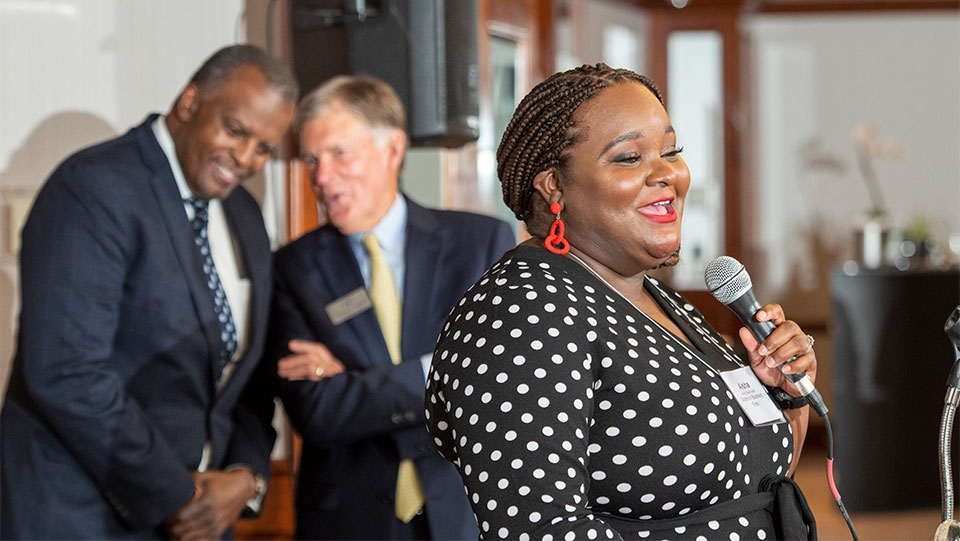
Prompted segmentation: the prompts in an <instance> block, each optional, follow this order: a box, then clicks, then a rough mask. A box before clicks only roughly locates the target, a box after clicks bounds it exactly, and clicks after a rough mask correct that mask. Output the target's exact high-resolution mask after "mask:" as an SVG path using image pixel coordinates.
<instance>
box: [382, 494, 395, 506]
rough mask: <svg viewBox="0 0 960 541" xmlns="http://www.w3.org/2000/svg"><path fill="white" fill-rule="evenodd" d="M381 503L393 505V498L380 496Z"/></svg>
mask: <svg viewBox="0 0 960 541" xmlns="http://www.w3.org/2000/svg"><path fill="white" fill-rule="evenodd" d="M380 503H382V504H385V505H391V504H393V496H386V495H384V496H380Z"/></svg>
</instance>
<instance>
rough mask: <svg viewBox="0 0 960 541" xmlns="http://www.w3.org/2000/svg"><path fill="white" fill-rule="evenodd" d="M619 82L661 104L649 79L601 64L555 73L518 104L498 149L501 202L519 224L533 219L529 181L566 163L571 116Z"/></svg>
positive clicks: (570, 141)
mask: <svg viewBox="0 0 960 541" xmlns="http://www.w3.org/2000/svg"><path fill="white" fill-rule="evenodd" d="M623 81H635V82H637V83H640V84H642V85H643V86H645V87H647V88H648V89H650V91H651V92H653V95H654V96H656V97H657V99H658V100H660V103H663V98H662V97H661V95H660V90H659V89H658V88H657V85H656V84H654V82H653V81H651V80H650V79H649V78H647V77H645V76H643V75H640V74H638V73H635V72H633V71H630V70H628V69H614V68H611V67H610V66H608V65H606V64H603V63H599V64H596V65H593V66H591V65H583V66H580V67H579V68H574V69H572V70H569V71H564V72H560V73H555V74H553V75H551V76H550V77H549V78H547V79H546V80H545V81H543V82H541V83H540V84H538V85H537V86H535V87H534V88H533V90H531V91H530V93H529V94H527V95H526V96H524V98H523V100H521V101H520V105H518V106H517V109H516V111H514V113H513V118H511V119H510V123H509V124H508V125H507V129H506V130H505V131H504V132H503V138H501V139H500V146H499V147H498V148H497V176H498V177H499V178H500V184H501V186H502V187H503V201H504V203H506V204H507V206H508V207H509V208H510V210H512V211H513V213H514V215H515V216H516V217H517V219H518V220H523V221H527V220H529V219H530V218H531V217H532V214H533V202H532V197H531V196H532V195H533V178H534V177H535V176H537V174H538V173H540V172H541V171H546V170H547V169H549V168H551V167H556V168H558V169H561V170H562V169H563V168H564V166H565V165H566V161H567V155H566V151H567V149H569V148H570V147H571V146H572V145H574V144H575V143H576V142H577V140H578V138H577V134H576V133H575V132H574V130H573V128H574V127H575V123H574V121H573V113H574V112H575V111H576V110H577V108H579V107H580V105H581V104H583V102H585V101H587V100H588V99H590V98H591V97H592V96H593V95H594V94H596V93H597V91H598V90H600V89H603V88H606V87H608V86H611V85H613V84H617V83H621V82H623ZM528 225H529V224H528Z"/></svg>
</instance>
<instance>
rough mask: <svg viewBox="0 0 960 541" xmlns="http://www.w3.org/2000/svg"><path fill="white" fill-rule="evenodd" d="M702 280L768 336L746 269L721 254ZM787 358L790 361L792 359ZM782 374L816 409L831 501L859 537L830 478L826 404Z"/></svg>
mask: <svg viewBox="0 0 960 541" xmlns="http://www.w3.org/2000/svg"><path fill="white" fill-rule="evenodd" d="M704 281H705V282H706V285H707V289H709V290H710V293H711V294H713V296H714V298H716V299H717V300H718V301H720V303H722V304H723V305H724V306H727V307H728V308H730V309H731V310H733V312H734V313H735V314H737V316H739V317H740V319H741V320H742V321H743V323H744V324H745V325H746V326H747V328H748V329H749V330H750V332H751V333H753V335H754V336H755V337H756V338H757V340H758V341H760V342H763V341H764V340H766V338H767V337H768V336H770V333H771V332H773V329H775V328H776V326H775V325H774V324H773V323H770V322H769V321H757V320H756V317H755V316H756V313H757V311H758V310H759V309H760V303H758V302H757V299H756V297H755V296H754V295H753V282H752V281H751V280H750V275H749V274H748V273H747V269H746V268H744V266H743V264H742V263H740V262H739V261H737V260H736V259H734V258H732V257H730V256H725V255H722V256H720V257H717V258H716V259H714V260H713V261H711V262H710V264H709V265H707V268H706V271H705V272H704ZM797 357H799V355H797V356H796V357H794V359H795V358H797ZM790 360H791V361H792V360H793V359H790ZM787 362H789V361H787ZM784 376H785V377H786V378H787V379H788V380H789V381H790V382H792V383H793V384H794V385H796V387H797V389H798V390H799V391H800V392H801V393H802V394H803V397H804V398H805V400H806V402H807V404H808V405H810V406H811V407H812V408H813V410H814V411H816V412H817V415H819V416H820V417H821V418H823V424H824V427H825V428H826V431H827V485H828V486H829V487H830V492H831V494H832V495H833V499H834V501H836V502H837V507H838V508H839V509H840V514H841V515H843V520H844V521H846V523H847V528H848V529H849V530H850V535H852V536H853V541H859V539H860V538H859V537H858V536H857V530H856V528H854V527H853V521H851V520H850V515H849V514H847V509H846V507H844V505H843V499H842V498H841V497H840V491H839V490H837V483H836V481H835V480H834V478H833V428H832V427H831V426H830V416H829V415H828V414H827V413H828V412H829V410H828V409H827V405H826V404H825V403H824V401H823V397H822V396H820V393H819V391H817V389H816V388H814V386H813V383H811V382H810V378H809V377H808V376H807V375H806V373H804V372H800V373H799V374H784Z"/></svg>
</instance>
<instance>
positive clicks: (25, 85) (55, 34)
mask: <svg viewBox="0 0 960 541" xmlns="http://www.w3.org/2000/svg"><path fill="white" fill-rule="evenodd" d="M247 3H249V2H247ZM244 10H245V2H244V0H202V1H198V0H163V1H154V0H0V70H2V72H3V77H0V126H2V129H0V233H2V235H0V247H2V248H0V389H3V388H5V386H6V379H7V375H8V372H9V363H10V360H11V357H12V354H13V349H14V337H15V329H16V317H17V314H18V313H19V284H18V269H17V259H16V257H15V256H14V255H13V254H11V253H10V251H11V247H10V246H9V237H10V233H11V231H10V229H11V227H12V224H11V223H10V222H11V221H10V220H9V215H10V211H11V208H12V207H15V206H17V205H18V204H29V202H30V200H32V198H33V197H34V195H35V194H36V191H37V190H38V189H39V187H40V185H41V184H42V183H43V181H44V179H45V178H46V176H47V175H48V174H49V173H50V172H51V171H52V170H53V168H54V167H55V166H56V164H57V163H59V162H60V161H61V160H63V158H65V157H66V156H68V155H69V154H70V153H72V152H73V151H75V150H78V149H79V148H81V147H83V146H86V145H88V144H91V143H94V142H97V141H102V140H104V139H108V138H110V137H113V136H115V135H118V134H120V133H123V132H125V131H126V130H127V129H128V128H130V127H131V126H133V125H135V124H138V123H140V122H141V121H142V120H143V119H144V118H145V117H146V115H147V113H149V112H154V111H156V112H166V111H167V110H168V109H169V107H170V104H171V103H172V102H173V99H174V97H175V96H176V94H177V92H178V91H179V90H180V88H181V87H182V86H183V85H184V84H185V83H186V81H187V79H188V78H189V77H190V75H191V74H192V73H193V71H194V70H195V69H196V68H197V67H199V65H200V63H201V62H202V61H203V59H204V58H206V57H207V56H209V55H210V53H212V52H213V51H214V50H216V49H218V48H220V47H221V46H223V45H227V44H230V43H234V42H237V41H243V40H244V37H245V33H246V31H245V27H244V24H243V17H244V15H245V14H244ZM13 233H14V234H15V235H16V236H19V234H18V232H17V231H13Z"/></svg>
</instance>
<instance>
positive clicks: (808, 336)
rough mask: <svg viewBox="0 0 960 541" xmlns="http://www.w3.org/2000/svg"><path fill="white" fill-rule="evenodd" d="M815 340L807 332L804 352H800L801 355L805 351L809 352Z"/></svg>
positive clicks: (804, 353) (805, 352)
mask: <svg viewBox="0 0 960 541" xmlns="http://www.w3.org/2000/svg"><path fill="white" fill-rule="evenodd" d="M815 341H816V340H814V339H813V337H812V336H810V335H809V334H808V335H807V349H806V350H804V352H803V353H801V355H806V354H807V353H810V350H811V349H813V343H814V342H815Z"/></svg>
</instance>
